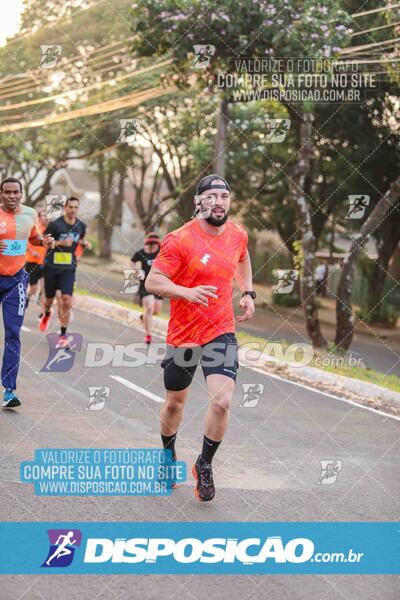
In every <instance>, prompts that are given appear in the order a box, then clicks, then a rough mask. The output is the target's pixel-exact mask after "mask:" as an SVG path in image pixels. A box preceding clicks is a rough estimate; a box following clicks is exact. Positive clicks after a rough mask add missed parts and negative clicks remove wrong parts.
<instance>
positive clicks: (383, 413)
mask: <svg viewBox="0 0 400 600" xmlns="http://www.w3.org/2000/svg"><path fill="white" fill-rule="evenodd" d="M243 366H246V367H248V368H249V369H251V370H252V371H256V372H257V373H261V374H262V375H265V376H266V377H272V379H279V380H280V381H284V382H285V383H290V384H291V385H297V386H298V387H302V388H304V389H305V390H310V392H315V393H316V394H322V396H328V398H334V400H339V401H340V402H345V403H346V404H351V405H352V406H356V407H357V408H362V409H364V410H369V411H370V412H373V413H375V414H378V415H380V416H381V417H388V418H389V419H395V420H396V421H400V417H397V416H396V415H391V414H389V413H387V412H382V411H381V410H379V409H378V408H372V407H370V406H365V404H360V403H359V402H354V401H353V400H349V399H348V398H343V397H342V396H335V395H334V394H330V393H329V392H323V391H321V390H318V389H317V388H313V387H311V386H309V385H305V384H304V383H299V382H298V381H291V380H290V379H285V378H284V377H280V376H279V375H275V373H266V372H265V371H262V370H261V369H257V368H256V367H250V366H249V365H243Z"/></svg>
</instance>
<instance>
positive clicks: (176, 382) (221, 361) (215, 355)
mask: <svg viewBox="0 0 400 600" xmlns="http://www.w3.org/2000/svg"><path fill="white" fill-rule="evenodd" d="M199 362H200V364H201V368H202V370H203V375H204V377H205V378H206V379H207V377H208V375H213V374H218V375H225V376H226V377H230V378H231V379H233V380H234V381H236V375H237V370H238V367H239V360H238V348H237V340H236V337H235V334H234V333H224V334H222V335H219V336H218V337H216V338H214V339H213V340H211V341H210V342H207V344H204V346H196V347H195V348H183V347H178V348H175V347H174V346H169V345H167V351H166V354H165V358H164V360H163V361H162V363H161V366H162V368H163V369H164V386H165V389H167V390H170V391H175V392H178V391H181V390H184V389H186V388H187V387H189V385H190V384H191V383H192V379H193V377H194V374H195V372H196V368H197V365H198V363H199Z"/></svg>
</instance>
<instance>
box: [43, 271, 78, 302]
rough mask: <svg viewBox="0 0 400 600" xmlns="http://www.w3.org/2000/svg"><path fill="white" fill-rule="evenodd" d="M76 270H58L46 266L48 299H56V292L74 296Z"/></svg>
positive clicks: (45, 280) (45, 276) (45, 282)
mask: <svg viewBox="0 0 400 600" xmlns="http://www.w3.org/2000/svg"><path fill="white" fill-rule="evenodd" d="M75 272H76V269H57V268H54V267H50V266H48V265H45V266H44V269H43V275H44V293H45V294H46V298H54V296H55V295H56V291H57V290H60V292H61V293H62V294H66V295H68V296H72V293H73V291H74V283H75Z"/></svg>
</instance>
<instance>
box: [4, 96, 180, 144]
mask: <svg viewBox="0 0 400 600" xmlns="http://www.w3.org/2000/svg"><path fill="white" fill-rule="evenodd" d="M174 91H176V88H175V87H172V86H171V87H169V88H164V89H163V88H160V87H154V88H149V89H147V90H143V91H141V92H138V93H136V94H128V95H126V96H122V97H121V98H118V99H114V100H108V101H105V102H100V103H98V104H93V105H91V106H86V107H85V108H78V109H75V110H71V111H69V112H67V113H62V114H59V115H55V116H51V117H45V118H41V119H34V120H33V121H25V122H23V123H15V124H13V125H6V126H3V127H0V133H6V132H9V131H18V130H21V129H32V128H34V127H44V126H46V125H54V124H57V123H63V122H65V121H70V120H71V119H79V118H82V117H88V116H93V115H98V114H100V113H105V112H112V111H116V110H120V109H121V108H128V107H133V106H138V105H139V104H141V103H142V102H145V101H147V100H151V99H152V98H157V97H161V96H165V95H167V94H170V93H172V92H174Z"/></svg>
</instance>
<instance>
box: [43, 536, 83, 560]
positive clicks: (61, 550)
mask: <svg viewBox="0 0 400 600" xmlns="http://www.w3.org/2000/svg"><path fill="white" fill-rule="evenodd" d="M47 533H48V536H49V538H50V548H49V552H48V555H47V558H46V560H45V561H44V563H43V564H42V567H68V566H69V565H70V564H71V563H72V560H73V558H74V553H75V548H76V547H78V546H80V545H81V541H82V532H81V531H79V529H70V530H69V531H68V530H66V529H49V530H48V532H47Z"/></svg>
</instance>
